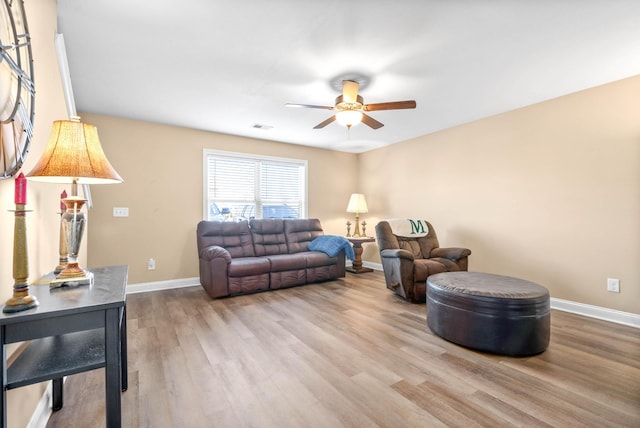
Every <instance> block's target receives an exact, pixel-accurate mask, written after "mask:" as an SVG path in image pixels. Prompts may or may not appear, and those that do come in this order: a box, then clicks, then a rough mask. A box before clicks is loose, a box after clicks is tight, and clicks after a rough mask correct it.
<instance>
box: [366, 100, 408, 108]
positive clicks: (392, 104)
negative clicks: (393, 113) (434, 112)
mask: <svg viewBox="0 0 640 428" xmlns="http://www.w3.org/2000/svg"><path fill="white" fill-rule="evenodd" d="M406 108H416V102H415V101H414V100H407V101H391V102H388V103H376V104H366V105H364V106H362V109H363V110H364V111H377V110H401V109H406Z"/></svg>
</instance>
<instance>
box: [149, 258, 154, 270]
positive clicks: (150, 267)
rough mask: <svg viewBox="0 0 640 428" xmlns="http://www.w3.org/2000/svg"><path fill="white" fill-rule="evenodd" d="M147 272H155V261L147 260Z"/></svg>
mask: <svg viewBox="0 0 640 428" xmlns="http://www.w3.org/2000/svg"><path fill="white" fill-rule="evenodd" d="M147 270H156V261H155V260H154V259H149V260H147Z"/></svg>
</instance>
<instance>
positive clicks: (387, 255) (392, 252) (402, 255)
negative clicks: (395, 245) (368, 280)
mask: <svg viewBox="0 0 640 428" xmlns="http://www.w3.org/2000/svg"><path fill="white" fill-rule="evenodd" d="M380 257H381V258H383V259H405V260H409V261H411V262H412V261H413V254H411V253H410V252H409V251H407V250H401V249H387V250H382V251H380Z"/></svg>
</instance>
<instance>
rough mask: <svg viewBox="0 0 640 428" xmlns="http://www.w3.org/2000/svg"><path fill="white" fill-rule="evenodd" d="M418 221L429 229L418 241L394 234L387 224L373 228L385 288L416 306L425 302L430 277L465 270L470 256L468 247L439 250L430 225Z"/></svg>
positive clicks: (386, 222)
mask: <svg viewBox="0 0 640 428" xmlns="http://www.w3.org/2000/svg"><path fill="white" fill-rule="evenodd" d="M407 221H409V220H407ZM421 221H422V222H423V226H422V227H424V225H425V224H426V226H427V228H428V229H427V230H425V231H424V232H425V233H426V234H425V236H421V237H417V238H416V237H408V236H401V235H396V234H394V232H393V230H392V228H391V225H390V223H389V221H381V222H379V223H378V224H377V225H376V237H377V241H378V248H379V249H380V258H381V260H382V270H383V271H384V278H385V281H386V284H387V288H388V289H390V290H393V291H394V292H395V293H396V294H397V295H399V296H401V297H403V298H404V299H406V300H408V301H410V302H415V303H423V302H425V301H426V297H427V285H426V281H427V277H428V276H429V275H433V274H436V273H441V272H455V271H466V270H467V268H468V263H469V262H468V257H469V255H471V250H469V249H467V248H441V247H440V244H439V243H438V237H437V236H436V232H435V230H434V229H433V226H431V223H429V222H428V221H425V220H421Z"/></svg>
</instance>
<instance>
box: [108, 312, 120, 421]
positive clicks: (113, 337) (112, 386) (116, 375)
mask: <svg viewBox="0 0 640 428" xmlns="http://www.w3.org/2000/svg"><path fill="white" fill-rule="evenodd" d="M104 336H105V338H104V340H105V344H104V353H105V373H104V378H105V399H106V406H107V409H106V410H107V428H117V427H120V426H121V424H122V420H121V418H122V415H121V402H120V394H121V391H122V389H121V381H122V369H121V366H120V364H121V359H120V346H121V342H120V308H112V309H107V310H106V311H105V328H104Z"/></svg>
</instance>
